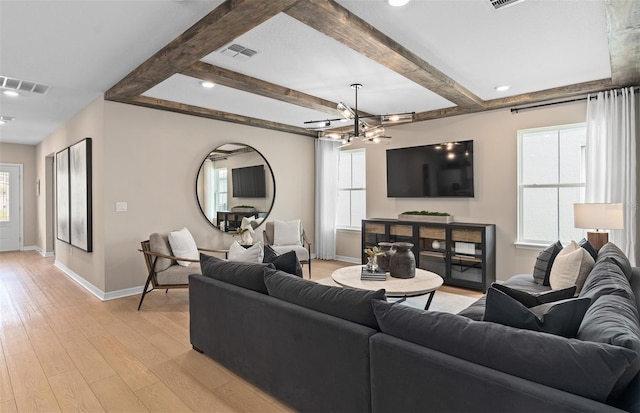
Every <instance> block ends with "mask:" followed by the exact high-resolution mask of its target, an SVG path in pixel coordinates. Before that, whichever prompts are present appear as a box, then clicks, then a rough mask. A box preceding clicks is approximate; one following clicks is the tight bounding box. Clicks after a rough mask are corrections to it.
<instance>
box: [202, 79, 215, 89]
mask: <svg viewBox="0 0 640 413" xmlns="http://www.w3.org/2000/svg"><path fill="white" fill-rule="evenodd" d="M201 85H202V87H205V88H207V89H211V88H212V87H214V86H215V85H216V84H215V83H213V82H208V81H206V80H205V81H204V82H202V83H201Z"/></svg>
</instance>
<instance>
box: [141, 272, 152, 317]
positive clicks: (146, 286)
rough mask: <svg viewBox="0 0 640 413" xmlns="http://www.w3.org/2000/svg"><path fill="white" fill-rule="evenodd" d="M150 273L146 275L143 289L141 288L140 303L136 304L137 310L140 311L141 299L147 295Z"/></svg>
mask: <svg viewBox="0 0 640 413" xmlns="http://www.w3.org/2000/svg"><path fill="white" fill-rule="evenodd" d="M151 277H152V274H149V276H148V277H147V282H146V283H145V284H144V290H142V297H140V304H138V311H140V307H141V306H142V300H144V296H145V295H147V289H148V288H149V283H151Z"/></svg>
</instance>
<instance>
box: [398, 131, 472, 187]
mask: <svg viewBox="0 0 640 413" xmlns="http://www.w3.org/2000/svg"><path fill="white" fill-rule="evenodd" d="M473 196H474V188H473V141H472V140H468V141H459V142H444V143H439V144H434V145H424V146H414V147H410V148H399V149H388V150H387V197H389V198H420V197H451V198H454V197H459V198H473Z"/></svg>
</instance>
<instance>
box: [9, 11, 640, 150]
mask: <svg viewBox="0 0 640 413" xmlns="http://www.w3.org/2000/svg"><path fill="white" fill-rule="evenodd" d="M232 45H240V46H241V47H246V48H248V49H250V50H253V51H255V52H257V53H255V54H252V53H248V54H249V55H252V57H250V58H248V57H247V56H245V55H238V56H235V57H231V56H230V55H229V53H227V52H228V49H229V48H230V47H231V46H232ZM229 50H230V49H229ZM238 57H244V58H243V59H238ZM0 76H5V77H10V78H16V79H23V80H27V81H32V82H38V83H43V84H45V85H47V86H50V88H49V90H48V92H47V93H46V94H44V95H42V94H36V93H26V92H25V93H21V95H20V96H19V97H17V98H12V97H7V96H5V95H4V94H0V116H9V117H13V118H15V119H14V120H12V121H10V122H7V123H6V124H5V125H0V142H15V143H26V144H37V143H38V142H40V141H42V139H44V138H46V137H47V136H49V135H50V134H51V133H53V131H55V130H56V128H58V127H60V126H61V125H63V124H64V123H65V122H67V121H68V120H69V119H70V118H72V117H73V116H74V115H75V114H76V113H78V112H79V111H80V110H82V108H84V107H86V105H88V104H89V103H90V102H93V101H95V100H96V99H98V98H99V97H101V96H104V98H106V99H107V100H111V101H115V102H122V103H127V104H133V105H139V106H145V107H150V108H157V109H162V110H166V111H172V112H178V113H185V114H189V115H194V116H201V117H206V118H211V119H218V120H222V121H228V122H236V123H241V124H245V125H251V126H256V127H260V128H268V129H275V130H279V131H285V132H291V133H295V134H299V135H302V136H312V137H313V136H316V134H317V132H315V131H311V130H308V129H305V122H307V121H311V120H323V119H331V118H339V117H341V115H340V114H339V113H338V111H337V110H336V106H337V104H338V103H339V102H344V103H346V104H347V105H349V106H351V107H352V108H353V107H354V106H355V105H354V103H355V102H354V100H355V99H354V91H353V90H352V89H350V88H349V85H350V84H352V83H361V84H362V85H363V87H362V89H360V90H359V91H358V109H359V112H360V114H361V115H366V114H376V115H385V114H390V113H404V112H414V113H415V118H414V119H415V121H424V120H429V119H435V118H441V117H447V116H455V115H461V114H469V113H477V112H481V111H485V110H492V109H499V108H511V107H522V106H527V105H531V104H536V103H540V102H553V101H557V100H562V99H569V98H577V97H581V96H584V95H585V94H587V93H591V92H596V91H601V90H607V89H612V88H618V87H623V86H630V85H634V86H637V85H640V1H639V0H521V1H517V2H515V3H513V4H511V5H509V6H506V7H502V8H500V9H495V8H494V7H493V6H492V5H491V1H490V0H455V1H454V0H411V1H410V2H409V3H408V4H407V5H406V6H403V7H391V6H390V5H388V4H387V2H386V0H334V1H332V0H233V1H231V0H229V1H222V0H207V1H192V0H181V1H138V0H128V1H122V0H92V1H50V0H31V1H13V0H0ZM0 79H1V78H0ZM203 80H208V81H211V82H213V83H215V85H216V86H215V87H214V88H213V89H204V88H203V87H201V81H203ZM505 84H506V85H510V86H511V88H510V89H509V90H508V91H506V92H497V91H496V90H495V87H496V86H498V85H505ZM0 87H1V86H0ZM341 125H342V126H344V127H349V125H350V123H349V122H344V123H342V124H341V123H340V122H337V123H336V124H332V126H336V127H340V126H341ZM392 129H393V128H390V131H389V134H390V135H393V130H392Z"/></svg>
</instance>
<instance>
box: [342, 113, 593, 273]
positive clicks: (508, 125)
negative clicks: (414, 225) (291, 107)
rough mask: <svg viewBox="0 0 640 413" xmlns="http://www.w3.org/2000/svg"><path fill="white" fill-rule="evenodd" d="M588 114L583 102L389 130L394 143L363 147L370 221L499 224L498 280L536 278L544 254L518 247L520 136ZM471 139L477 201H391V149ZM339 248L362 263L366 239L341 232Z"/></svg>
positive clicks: (473, 116) (431, 199) (430, 122)
mask: <svg viewBox="0 0 640 413" xmlns="http://www.w3.org/2000/svg"><path fill="white" fill-rule="evenodd" d="M585 115H586V103H585V102H578V103H572V104H563V105H557V106H551V107H547V108H543V109H535V110H528V111H522V112H520V113H518V114H512V113H511V112H510V111H509V109H504V110H496V111H490V112H484V113H478V114H471V115H463V116H456V117H450V118H443V119H437V120H432V121H425V122H416V123H411V124H405V125H399V126H396V127H393V128H389V130H388V132H389V135H391V136H392V137H393V139H392V143H391V144H389V145H384V144H382V145H381V144H379V145H373V144H360V146H362V147H364V148H366V154H367V217H369V218H397V215H398V214H399V213H401V212H404V211H408V210H423V209H424V210H430V211H440V212H448V213H450V214H452V215H453V216H454V218H455V220H456V221H462V222H477V223H489V224H496V234H497V236H496V238H497V245H496V251H497V254H496V259H497V274H496V276H497V278H498V279H499V280H505V279H507V278H509V277H510V276H511V275H513V274H516V273H530V272H531V271H532V269H533V264H534V262H535V258H536V256H537V253H538V250H537V249H523V248H516V247H515V246H514V242H515V240H516V237H517V169H516V168H517V131H518V130H519V129H528V128H537V127H543V126H553V125H563V124H570V123H580V122H584V121H585ZM467 139H473V140H474V170H475V176H474V179H475V197H474V198H466V199H452V198H387V195H386V154H385V150H386V149H392V148H400V147H409V146H417V145H424V144H432V143H440V142H447V141H459V140H467ZM353 148H354V147H353V146H352V147H349V148H348V149H353ZM356 246H357V249H356ZM337 247H338V250H337V255H338V256H347V257H355V258H357V259H359V257H360V235H359V234H357V235H356V234H353V233H348V232H342V231H341V232H338V240H337Z"/></svg>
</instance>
